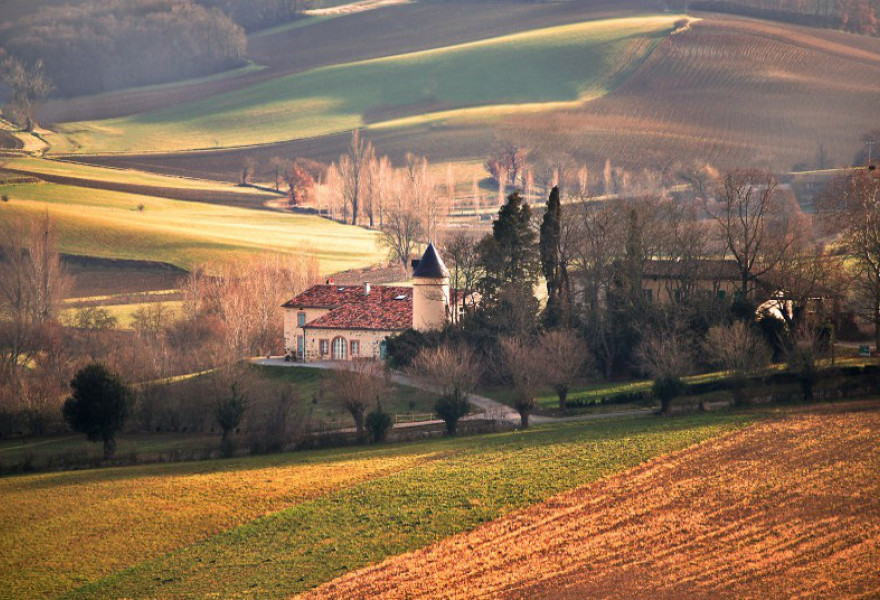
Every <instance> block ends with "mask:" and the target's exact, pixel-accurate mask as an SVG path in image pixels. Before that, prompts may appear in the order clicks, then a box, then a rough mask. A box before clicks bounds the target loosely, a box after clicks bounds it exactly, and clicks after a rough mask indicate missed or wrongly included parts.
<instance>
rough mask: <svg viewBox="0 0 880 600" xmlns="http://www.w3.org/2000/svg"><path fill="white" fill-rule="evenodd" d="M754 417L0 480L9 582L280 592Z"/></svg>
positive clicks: (149, 593) (171, 592)
mask: <svg viewBox="0 0 880 600" xmlns="http://www.w3.org/2000/svg"><path fill="white" fill-rule="evenodd" d="M754 418H755V417H754V416H751V417H746V416H735V415H718V414H715V415H700V416H689V417H683V418H677V419H659V418H655V417H651V418H648V417H642V418H632V419H623V420H616V421H613V422H603V423H586V422H580V423H566V424H560V425H553V426H544V427H535V428H533V429H531V430H529V431H525V432H511V433H504V434H494V435H487V436H479V437H469V438H457V439H442V440H435V441H428V442H418V443H412V444H401V445H396V446H384V447H378V448H355V449H339V450H332V451H320V452H302V453H295V454H287V455H278V456H270V457H254V458H247V459H237V460H233V461H204V462H200V463H190V464H178V465H160V466H152V467H131V468H119V469H105V470H98V471H86V472H79V473H58V474H47V475H31V476H21V477H13V478H7V479H2V480H0V531H2V533H0V589H4V590H5V591H6V592H7V593H9V594H10V595H11V597H16V598H36V597H44V596H47V595H58V594H63V593H64V592H66V591H70V590H73V589H74V588H77V589H76V591H73V592H72V593H70V594H69V596H68V597H72V598H94V597H131V598H146V597H193V596H199V597H203V596H205V595H217V596H219V597H224V598H242V597H260V598H286V597H289V596H290V595H292V594H294V593H296V592H298V591H302V590H305V589H309V588H312V587H314V586H316V585H318V584H320V583H322V582H324V581H327V580H329V579H332V578H333V577H336V576H338V575H340V574H342V573H345V572H347V571H350V570H353V569H357V568H359V567H361V566H364V565H367V564H370V563H374V562H377V561H380V560H382V559H383V558H385V557H388V556H391V555H394V554H398V553H401V552H405V551H408V550H412V549H415V548H419V547H422V546H424V545H426V544H430V543H431V542H434V541H437V540H439V539H442V538H443V537H446V536H449V535H452V534H455V533H458V532H461V531H466V530H469V529H471V528H473V527H476V526H478V525H479V524H480V523H483V522H486V521H489V520H492V519H495V518H497V517H499V516H501V515H504V514H506V513H508V512H510V511H512V510H516V509H518V508H521V507H524V506H528V505H530V504H533V503H536V502H540V501H542V500H544V499H546V498H548V497H550V496H552V495H553V494H556V493H559V492H562V491H564V490H567V489H570V488H572V487H576V486H579V485H582V484H585V483H588V482H590V481H594V480H596V479H598V478H601V477H605V476H608V475H610V474H612V473H615V472H618V471H621V470H623V469H627V468H629V467H632V466H635V465H637V464H639V463H641V462H643V461H645V460H648V459H650V458H652V457H655V456H659V455H662V454H665V453H668V452H672V451H675V450H679V449H682V448H685V447H687V446H690V445H692V444H694V443H697V442H700V441H702V440H705V439H708V438H710V437H713V436H717V435H720V434H723V433H725V432H729V431H731V430H733V429H736V428H738V427H741V426H744V425H745V424H747V423H748V419H754ZM135 533H136V535H134V534H135ZM96 540H100V542H99V543H98V542H96Z"/></svg>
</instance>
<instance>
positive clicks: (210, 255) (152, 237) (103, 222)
mask: <svg viewBox="0 0 880 600" xmlns="http://www.w3.org/2000/svg"><path fill="white" fill-rule="evenodd" d="M0 194H6V195H8V196H9V198H10V201H9V202H7V203H3V205H2V206H0V211H2V214H3V215H5V217H7V218H9V217H33V216H38V215H41V214H44V213H45V212H48V214H49V216H50V218H51V219H52V221H53V223H54V226H55V227H56V229H57V231H58V234H59V245H60V250H61V251H62V252H66V253H69V254H79V255H85V256H96V257H103V258H123V259H132V260H151V261H159V262H165V263H169V264H172V265H176V266H178V267H181V268H184V269H189V268H192V267H195V266H197V265H200V264H206V263H222V262H231V261H237V260H241V259H243V258H247V257H250V256H254V255H257V254H260V253H266V252H278V253H282V254H284V253H287V254H290V253H299V254H303V255H305V256H311V257H315V258H316V259H317V260H318V263H319V268H320V272H321V273H335V272H337V271H341V270H345V269H351V268H358V267H365V266H369V265H372V264H375V263H377V262H380V261H381V260H383V259H384V258H385V253H384V252H382V251H381V250H380V249H379V247H378V245H377V244H376V239H377V235H376V233H375V232H372V231H368V230H366V229H362V228H357V227H350V226H346V225H341V224H339V223H335V222H333V221H329V220H327V219H323V218H321V217H317V216H312V215H296V214H288V213H279V212H273V211H268V210H254V209H247V208H240V207H235V206H223V205H215V204H208V203H204V202H187V201H180V200H172V199H166V198H157V197H153V196H147V195H140V194H131V193H124V192H117V191H110V190H103V189H89V188H82V187H75V186H69V185H60V184H51V183H36V184H22V185H5V186H0ZM141 205H142V206H143V210H139V209H138V207H139V206H141Z"/></svg>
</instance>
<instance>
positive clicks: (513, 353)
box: [501, 338, 546, 429]
mask: <svg viewBox="0 0 880 600" xmlns="http://www.w3.org/2000/svg"><path fill="white" fill-rule="evenodd" d="M501 354H502V356H503V358H504V365H505V367H506V370H507V373H508V374H509V375H510V378H511V381H512V383H513V393H514V408H515V409H516V411H517V412H518V413H519V417H520V424H521V426H522V427H523V428H524V429H525V428H528V426H529V416H530V415H531V414H532V411H533V410H534V409H535V398H536V396H537V395H538V391H539V390H540V389H541V386H542V385H543V383H544V376H545V374H546V365H545V363H544V360H543V358H542V356H541V351H540V349H539V347H538V346H537V345H536V344H534V343H531V342H530V341H526V340H522V339H517V338H503V339H502V340H501Z"/></svg>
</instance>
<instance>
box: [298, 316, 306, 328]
mask: <svg viewBox="0 0 880 600" xmlns="http://www.w3.org/2000/svg"><path fill="white" fill-rule="evenodd" d="M305 324H306V313H304V312H301V313H297V314H296V325H297V327H302V326H303V325H305Z"/></svg>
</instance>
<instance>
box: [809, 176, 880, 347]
mask: <svg viewBox="0 0 880 600" xmlns="http://www.w3.org/2000/svg"><path fill="white" fill-rule="evenodd" d="M816 208H817V211H818V214H819V215H820V218H821V220H822V223H823V225H824V226H825V228H826V230H827V231H828V232H830V233H834V234H837V235H838V236H839V237H840V240H841V242H842V247H843V248H844V250H845V251H846V253H847V255H848V256H849V258H850V259H851V265H852V266H851V270H852V274H853V281H854V283H855V286H854V290H853V291H854V292H855V293H854V296H855V298H854V300H855V301H856V302H855V304H856V306H857V308H858V309H859V313H860V314H861V316H862V317H863V318H864V319H865V320H866V321H867V322H869V323H871V324H872V325H873V326H874V344H875V347H877V348H880V177H878V176H877V174H876V171H874V172H871V171H857V172H855V173H852V174H850V175H845V176H842V177H839V178H837V179H835V180H834V181H833V182H832V183H831V184H830V185H829V186H828V188H827V189H826V190H825V192H824V193H823V194H822V195H821V196H820V198H819V199H818V201H817V206H816Z"/></svg>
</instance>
